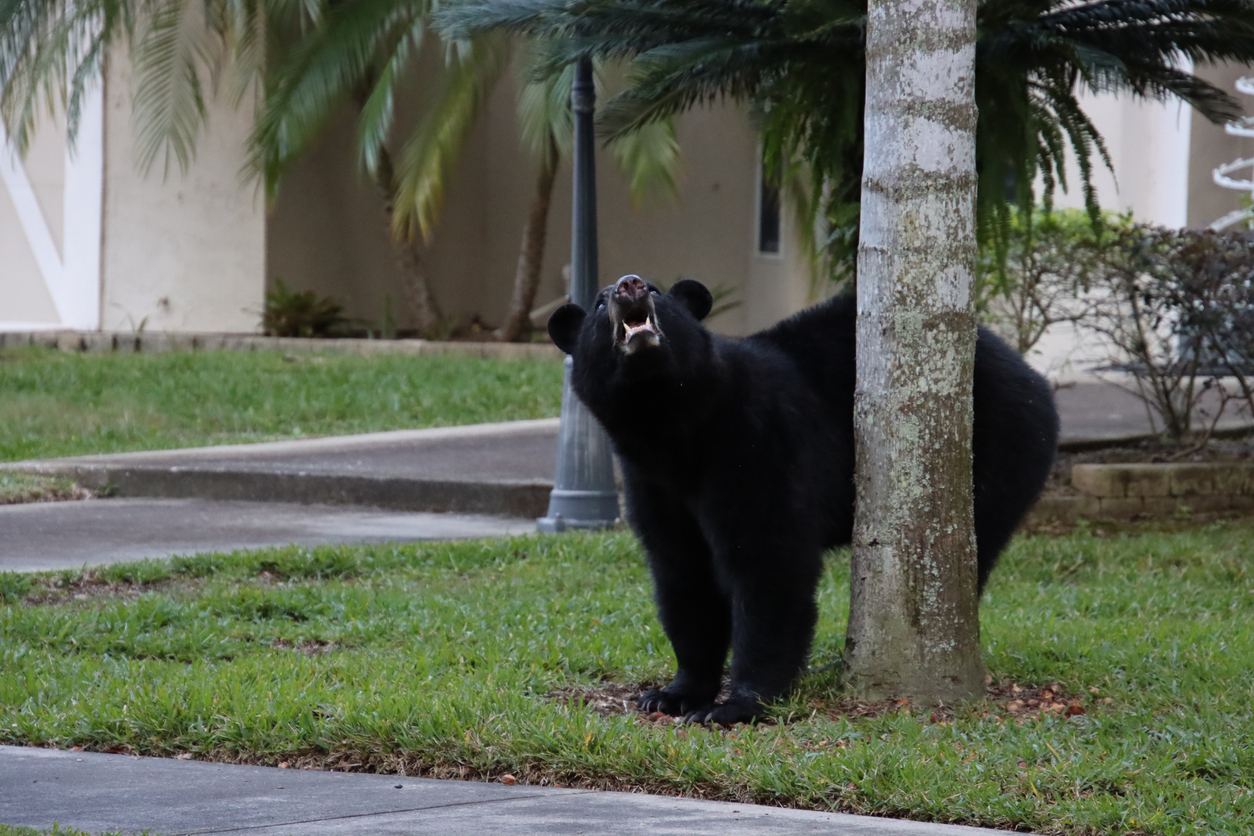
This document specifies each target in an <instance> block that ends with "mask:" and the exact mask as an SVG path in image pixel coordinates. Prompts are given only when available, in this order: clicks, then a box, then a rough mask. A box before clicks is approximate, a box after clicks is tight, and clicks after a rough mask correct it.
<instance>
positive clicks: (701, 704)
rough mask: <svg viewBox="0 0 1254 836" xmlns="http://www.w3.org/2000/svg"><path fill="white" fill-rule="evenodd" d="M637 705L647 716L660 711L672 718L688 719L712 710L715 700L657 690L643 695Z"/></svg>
mask: <svg viewBox="0 0 1254 836" xmlns="http://www.w3.org/2000/svg"><path fill="white" fill-rule="evenodd" d="M636 705H638V706H639V707H640V710H641V711H643V712H644V713H645V714H652V713H653V712H655V711H660V712H662V713H663V714H667V715H670V716H671V717H686V716H688V715H690V714H696V713H700V712H702V711H708V710H710V708H712V707H713V705H714V700H712V699H707V698H701V697H696V696H693V695H691V694H686V693H683V692H675V691H668V690H667V689H666V688H655V689H654V690H652V691H647V692H645V693H643V694H641V695H640V697H639V698H638V699H637V700H636Z"/></svg>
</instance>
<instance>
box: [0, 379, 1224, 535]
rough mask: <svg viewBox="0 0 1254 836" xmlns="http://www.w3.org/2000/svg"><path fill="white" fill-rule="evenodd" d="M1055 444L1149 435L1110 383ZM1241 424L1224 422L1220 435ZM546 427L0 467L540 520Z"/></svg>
mask: <svg viewBox="0 0 1254 836" xmlns="http://www.w3.org/2000/svg"><path fill="white" fill-rule="evenodd" d="M1056 399H1057V402H1058V408H1059V412H1060V414H1061V416H1062V440H1063V443H1064V444H1076V443H1081V442H1084V441H1090V442H1091V441H1092V440H1095V439H1109V438H1126V437H1129V436H1135V435H1138V434H1143V433H1147V432H1149V431H1150V424H1149V419H1148V417H1147V415H1146V411H1145V407H1144V405H1143V404H1142V403H1141V402H1140V401H1139V400H1137V399H1136V398H1135V397H1134V396H1132V395H1131V394H1130V393H1128V392H1126V391H1124V390H1122V389H1120V388H1118V387H1116V386H1111V385H1105V384H1093V383H1086V384H1079V385H1077V386H1074V387H1071V388H1067V389H1062V390H1059V392H1058V393H1057V395H1056ZM1241 425H1242V422H1241V421H1240V420H1238V419H1236V418H1235V417H1234V418H1231V419H1229V420H1227V421H1225V422H1224V423H1223V424H1221V426H1222V427H1225V428H1231V427H1236V426H1241ZM557 432H558V421H557V419H556V418H546V419H540V420H534V421H512V422H506V423H499V424H478V425H475V426H469V427H444V428H437V429H426V430H401V431H397V432H382V433H370V434H366V435H355V436H342V437H332V438H317V439H308V440H301V441H281V442H273V443H268V444H238V445H227V446H220V447H199V448H193V449H184V450H161V451H154V452H146V453H123V454H114V455H103V456H78V457H73V458H64V459H49V460H44V461H27V462H15V463H12V464H4V465H0V467H3V468H4V469H8V470H18V471H24V472H29V473H57V474H62V475H67V476H71V477H73V478H74V479H76V480H77V481H79V482H80V483H81V484H83V485H86V486H87V487H90V488H97V489H99V488H103V487H106V486H108V487H109V489H110V490H111V491H112V493H113V494H114V495H117V496H143V497H167V498H177V497H197V498H201V499H216V500H242V501H267V502H289V503H304V504H330V505H365V506H372V507H376V508H390V509H396V510H404V511H432V512H454V513H464V514H496V515H503V516H510V517H519V518H532V519H534V518H536V517H540V516H543V515H544V513H545V511H546V509H547V507H548V501H549V491H550V490H551V488H552V482H553V470H554V463H555V460H556V453H557Z"/></svg>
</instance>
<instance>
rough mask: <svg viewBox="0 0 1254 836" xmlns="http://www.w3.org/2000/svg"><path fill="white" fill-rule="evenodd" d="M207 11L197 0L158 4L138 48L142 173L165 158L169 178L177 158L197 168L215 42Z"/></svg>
mask: <svg viewBox="0 0 1254 836" xmlns="http://www.w3.org/2000/svg"><path fill="white" fill-rule="evenodd" d="M204 11H205V9H204V6H203V5H202V4H201V3H199V2H196V0H160V2H158V3H154V4H153V5H152V6H151V7H150V14H149V15H147V16H146V19H145V22H144V25H143V27H142V28H141V30H140V32H139V34H138V37H137V39H136V42H135V45H134V47H133V48H132V51H131V61H132V65H133V67H134V88H135V94H134V100H133V101H134V111H133V113H132V123H133V125H132V126H133V129H134V131H135V135H136V143H135V162H136V165H137V166H138V167H139V168H140V170H141V171H147V170H149V169H150V168H152V166H153V164H154V163H155V162H156V160H157V158H158V157H159V156H161V155H162V153H163V152H164V165H163V169H164V172H165V173H166V174H167V175H168V173H169V170H170V162H171V157H173V158H174V159H175V160H177V162H178V165H179V168H180V169H181V170H183V171H186V170H187V168H188V166H189V165H190V164H191V161H192V158H193V156H194V153H195V143H196V136H197V134H198V133H199V132H200V129H201V127H202V125H203V124H204V121H205V96H204V87H203V85H202V83H201V79H200V68H201V66H202V65H203V63H204V59H205V58H206V57H207V54H208V52H209V50H210V48H211V44H210V41H211V39H212V38H213V33H211V32H210V31H209V28H208V26H207V21H206V20H205V16H204Z"/></svg>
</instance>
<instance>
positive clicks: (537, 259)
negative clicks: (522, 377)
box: [500, 134, 559, 343]
mask: <svg viewBox="0 0 1254 836" xmlns="http://www.w3.org/2000/svg"><path fill="white" fill-rule="evenodd" d="M558 162H559V157H558V150H557V140H556V139H554V137H553V135H552V134H550V135H549V147H548V152H547V153H546V154H544V155H543V159H542V160H541V162H540V174H539V176H538V177H536V191H535V195H534V196H533V197H532V199H531V212H530V214H528V215H527V223H526V225H525V226H524V227H523V235H522V248H521V250H520V251H519V253H518V268H517V269H516V270H515V272H514V292H513V295H512V296H511V297H510V300H509V312H508V313H506V315H505V324H504V325H502V326H501V333H500V340H501V342H510V343H514V342H521V341H523V340H524V339H526V338H527V336H528V334H529V333H530V332H531V309H532V308H533V307H534V306H535V302H536V290H537V289H538V288H539V286H540V268H541V267H542V266H543V264H544V245H545V241H546V239H547V237H548V229H549V204H550V203H551V202H552V201H553V182H554V181H555V180H556V179H557V165H558Z"/></svg>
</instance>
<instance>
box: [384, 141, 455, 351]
mask: <svg viewBox="0 0 1254 836" xmlns="http://www.w3.org/2000/svg"><path fill="white" fill-rule="evenodd" d="M374 181H375V186H376V187H377V188H378V189H379V192H380V193H381V195H382V197H383V221H384V228H385V229H386V230H387V235H388V240H389V241H391V242H392V254H393V256H394V257H395V259H396V266H397V268H398V269H399V270H400V275H401V293H402V294H403V295H404V297H405V302H406V304H407V305H408V307H409V314H410V316H411V317H413V320H414V324H415V326H416V327H417V328H418V333H419V334H420V335H421V336H423V337H430V336H433V335H434V334H435V333H436V332H438V331H439V328H440V325H441V323H442V322H443V319H444V315H443V314H442V313H441V312H440V306H439V304H438V303H437V302H436V300H435V294H434V293H433V292H432V291H431V285H430V284H429V283H428V282H427V276H426V273H424V272H423V269H422V257H421V255H420V253H419V249H418V248H419V244H418V242H416V241H408V240H400V239H397V238H396V236H395V234H394V233H393V232H392V218H393V215H395V213H396V185H395V182H394V178H393V170H392V157H391V156H390V155H389V154H388V152H387V149H386V148H380V149H379V165H378V167H377V169H376V171H375V175H374Z"/></svg>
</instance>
